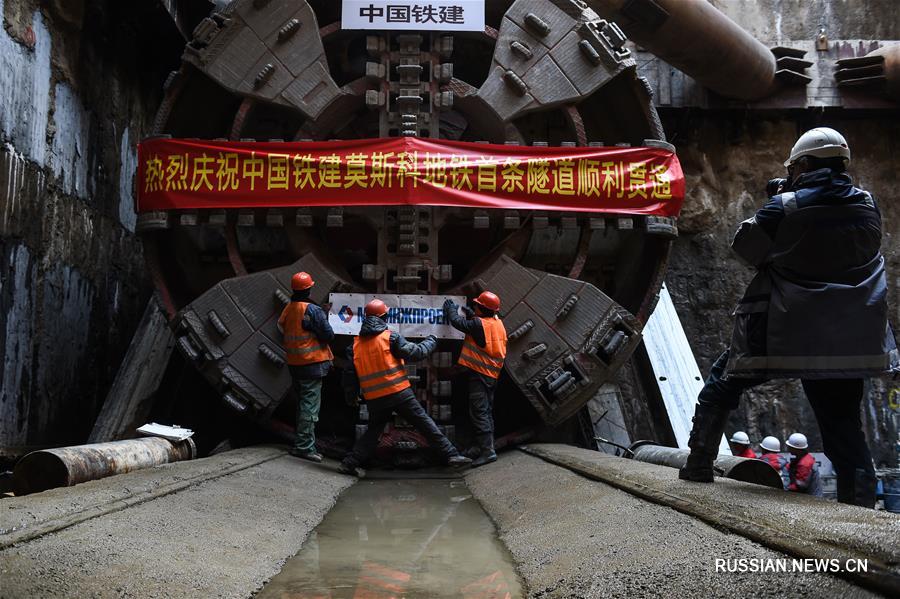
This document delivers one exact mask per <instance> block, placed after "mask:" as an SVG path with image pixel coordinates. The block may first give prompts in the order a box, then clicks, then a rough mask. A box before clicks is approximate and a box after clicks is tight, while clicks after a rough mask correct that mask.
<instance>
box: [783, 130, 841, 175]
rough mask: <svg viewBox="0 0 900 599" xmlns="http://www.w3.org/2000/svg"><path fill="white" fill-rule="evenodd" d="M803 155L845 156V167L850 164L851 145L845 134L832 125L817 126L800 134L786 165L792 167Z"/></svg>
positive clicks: (821, 156)
mask: <svg viewBox="0 0 900 599" xmlns="http://www.w3.org/2000/svg"><path fill="white" fill-rule="evenodd" d="M803 156H812V157H814V158H843V159H844V168H846V167H848V166H850V146H848V145H847V140H846V139H844V136H843V135H841V134H840V133H838V132H837V131H835V130H834V129H831V128H830V127H816V128H815V129H810V130H809V131H807V132H806V133H804V134H803V135H801V136H800V138H799V139H798V140H797V143H795V144H794V147H793V148H791V155H790V157H789V158H788V159H787V160H785V161H784V166H786V167H790V166H791V165H792V164H794V163H795V162H797V160H799V159H800V158H802V157H803Z"/></svg>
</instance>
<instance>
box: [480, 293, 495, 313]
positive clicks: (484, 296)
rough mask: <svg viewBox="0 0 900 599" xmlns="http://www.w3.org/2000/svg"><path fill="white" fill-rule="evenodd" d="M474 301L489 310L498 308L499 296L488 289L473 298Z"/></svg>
mask: <svg viewBox="0 0 900 599" xmlns="http://www.w3.org/2000/svg"><path fill="white" fill-rule="evenodd" d="M475 303H476V304H478V305H479V306H482V307H484V308H487V309H488V310H490V311H491V312H498V311H499V310H500V298H499V297H498V296H497V294H496V293H491V292H490V291H483V292H482V293H481V295H479V296H478V297H476V298H475Z"/></svg>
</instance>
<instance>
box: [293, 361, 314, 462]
mask: <svg viewBox="0 0 900 599" xmlns="http://www.w3.org/2000/svg"><path fill="white" fill-rule="evenodd" d="M289 369H290V372H291V379H292V380H293V382H294V389H295V390H296V391H297V436H296V438H295V440H294V449H297V450H299V451H304V452H310V451H315V450H316V423H317V422H318V421H319V408H320V407H321V404H322V379H320V378H315V379H311V378H305V377H303V376H302V375H301V374H300V373H299V372H298V371H299V370H300V369H299V368H297V367H296V366H290V367H289Z"/></svg>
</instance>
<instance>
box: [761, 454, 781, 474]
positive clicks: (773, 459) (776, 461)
mask: <svg viewBox="0 0 900 599" xmlns="http://www.w3.org/2000/svg"><path fill="white" fill-rule="evenodd" d="M759 459H761V460H762V461H764V462H767V463H768V464H769V466H771V467H772V468H774V469H775V470H777V471H778V473H779V474H781V469H782V468H784V463H785V460H784V458H782V457H781V456H780V455H779V454H777V453H763V454H762V455H760V456H759Z"/></svg>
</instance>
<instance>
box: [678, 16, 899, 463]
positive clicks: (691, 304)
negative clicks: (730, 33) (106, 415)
mask: <svg viewBox="0 0 900 599" xmlns="http://www.w3.org/2000/svg"><path fill="white" fill-rule="evenodd" d="M713 4H715V5H716V6H717V7H718V8H719V9H720V10H722V11H723V12H725V13H726V14H728V16H730V17H731V18H732V19H734V20H735V21H736V22H738V23H739V24H740V25H742V26H743V27H744V28H745V29H748V30H749V31H750V32H751V33H753V34H754V35H755V36H757V37H758V38H759V39H760V40H761V41H762V42H763V43H765V44H766V45H768V46H776V45H778V44H779V43H787V42H789V41H790V40H799V39H813V38H814V36H815V34H816V33H817V32H818V31H819V28H820V27H821V28H824V29H825V31H826V33H827V35H828V36H829V38H830V39H884V40H895V39H900V12H898V11H897V10H896V7H895V3H894V2H892V1H891V0H855V1H848V0H809V1H808V2H807V1H803V2H800V1H784V0H715V1H714V2H713ZM661 115H662V116H663V123H664V125H665V128H666V134H667V135H668V137H669V140H670V141H672V142H673V143H674V144H675V145H676V147H677V148H678V155H679V158H680V159H681V161H682V165H683V167H684V169H685V173H686V177H687V183H688V188H687V200H686V202H685V205H684V210H683V212H682V218H681V220H680V222H679V230H680V233H681V236H680V238H679V239H678V240H677V241H676V242H675V246H674V248H673V253H672V258H671V261H670V267H669V271H668V275H667V277H666V282H667V285H668V287H669V291H670V293H671V295H672V298H673V301H674V303H675V306H676V308H677V309H678V313H679V315H680V316H681V319H682V324H683V325H684V328H685V332H686V334H687V336H688V339H689V340H690V342H691V346H692V348H693V350H694V354H695V356H696V358H697V361H698V363H699V365H700V370H701V372H703V373H704V376H705V374H706V373H707V372H708V371H709V368H710V366H711V365H712V362H713V361H714V360H715V358H716V357H717V356H718V355H719V353H720V352H721V351H723V350H724V349H725V348H726V347H727V346H728V343H729V341H730V336H731V328H732V318H731V312H732V310H733V309H734V306H735V305H736V303H737V301H738V300H739V299H740V297H741V294H742V293H743V290H744V287H745V285H746V284H747V283H748V282H749V281H750V279H751V277H752V275H753V273H752V271H751V270H750V269H748V268H746V267H744V266H743V265H742V264H741V263H740V262H739V261H738V260H737V259H736V258H735V256H734V255H733V254H732V253H731V250H730V248H729V244H730V242H731V238H732V236H733V234H734V230H735V228H736V225H737V223H738V222H740V221H741V220H744V219H746V218H749V217H750V216H752V215H753V214H754V212H755V211H756V210H757V209H758V208H759V207H761V206H762V204H763V203H764V202H765V200H766V198H765V193H764V187H765V183H766V181H767V180H768V179H769V178H771V177H783V176H785V174H784V168H783V166H782V162H783V161H784V160H785V158H786V157H787V154H788V153H789V151H790V148H791V146H792V145H793V143H794V141H795V140H796V138H797V136H798V135H799V134H800V133H802V132H803V131H805V130H807V129H809V128H812V127H815V126H819V125H827V126H832V127H835V128H837V129H838V130H840V131H842V132H843V133H844V135H845V136H846V137H847V140H848V142H849V144H850V148H851V150H852V152H853V164H852V165H851V167H850V174H851V176H852V177H853V179H854V182H855V183H856V184H857V185H860V186H861V187H864V188H866V189H868V190H870V191H871V192H872V193H873V194H874V196H875V198H876V200H877V201H878V202H879V205H880V208H881V211H882V216H883V219H884V238H883V241H882V250H883V252H884V254H885V259H886V261H887V273H888V287H889V302H890V309H891V319H892V321H893V323H894V325H895V327H896V326H900V205H898V201H897V192H896V185H897V180H898V179H897V165H898V159H900V119H898V115H900V107H898V110H897V111H868V112H861V111H846V110H836V109H829V110H826V111H816V110H812V109H808V110H795V111H780V112H774V111H769V112H766V113H763V112H754V111H747V112H743V111H728V112H724V111H723V112H714V111H707V112H688V111H687V110H685V111H680V112H679V111H671V112H668V113H667V112H666V111H663V110H661ZM710 265H713V267H712V268H710ZM866 389H867V398H866V403H865V405H864V409H863V418H864V425H865V428H866V433H867V435H868V438H869V440H870V446H871V447H872V449H873V455H874V458H875V461H876V464H878V465H890V464H895V463H896V448H895V443H896V439H897V430H896V428H895V425H894V424H893V422H895V421H896V419H897V418H898V417H897V416H895V414H897V410H896V409H891V408H890V406H889V405H888V395H889V393H890V391H891V386H888V385H886V384H885V383H884V382H883V381H878V380H873V381H870V382H869V383H868V384H867V386H866ZM895 401H896V400H895ZM738 429H742V430H746V431H747V432H748V433H749V435H750V438H751V439H753V440H754V442H758V441H759V439H761V438H762V437H763V436H765V435H770V434H771V435H775V436H777V437H779V438H780V439H781V440H782V441H784V440H785V439H786V438H787V436H788V435H789V434H790V433H792V432H795V431H801V432H804V433H805V434H807V436H809V438H810V444H811V446H812V447H813V449H814V451H821V450H822V444H821V438H820V436H819V432H818V427H817V426H816V423H815V418H814V416H813V414H812V411H811V409H810V408H809V404H808V403H807V402H806V400H805V398H804V395H803V390H802V389H801V388H800V385H799V383H797V382H796V381H794V382H790V381H780V382H772V383H768V384H766V385H763V386H761V387H759V388H757V389H754V390H752V391H750V392H748V393H746V394H745V395H744V400H743V402H742V404H741V407H740V409H738V410H736V411H735V412H733V413H732V416H731V420H730V423H729V430H738Z"/></svg>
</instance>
